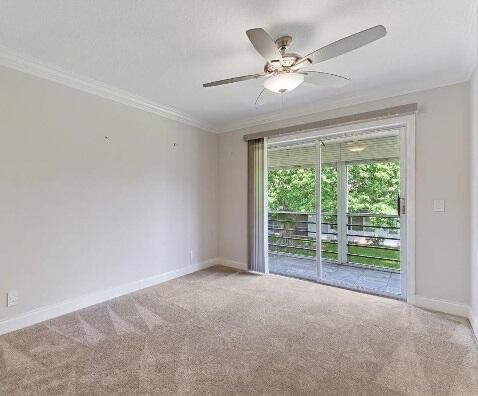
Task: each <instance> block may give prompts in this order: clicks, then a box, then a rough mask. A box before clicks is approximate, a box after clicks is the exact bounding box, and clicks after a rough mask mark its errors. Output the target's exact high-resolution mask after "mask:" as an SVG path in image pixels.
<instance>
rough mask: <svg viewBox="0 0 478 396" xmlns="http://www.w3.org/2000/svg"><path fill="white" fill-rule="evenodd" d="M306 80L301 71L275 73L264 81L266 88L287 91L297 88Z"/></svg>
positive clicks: (280, 91) (273, 90) (279, 91)
mask: <svg viewBox="0 0 478 396" xmlns="http://www.w3.org/2000/svg"><path fill="white" fill-rule="evenodd" d="M303 82H304V75H303V74H299V73H290V72H287V73H279V74H274V75H273V76H271V77H269V78H268V79H267V80H265V81H264V88H266V89H268V90H269V91H272V92H276V93H285V92H289V91H292V90H293V89H296V88H297V87H298V86H299V85H300V84H302V83H303Z"/></svg>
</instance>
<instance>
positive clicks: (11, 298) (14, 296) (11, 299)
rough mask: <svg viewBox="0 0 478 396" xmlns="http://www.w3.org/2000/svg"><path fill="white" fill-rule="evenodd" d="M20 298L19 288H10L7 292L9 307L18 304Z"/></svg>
mask: <svg viewBox="0 0 478 396" xmlns="http://www.w3.org/2000/svg"><path fill="white" fill-rule="evenodd" d="M19 299H20V297H19V295H18V290H10V291H8V292H7V307H13V306H14V305H17V304H18V300H19Z"/></svg>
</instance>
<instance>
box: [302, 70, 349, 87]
mask: <svg viewBox="0 0 478 396" xmlns="http://www.w3.org/2000/svg"><path fill="white" fill-rule="evenodd" d="M300 74H304V75H305V79H304V81H305V82H307V83H310V84H315V85H321V86H323V87H332V88H340V87H343V86H344V85H346V84H348V83H349V82H350V79H348V78H347V77H343V76H339V75H337V74H331V73H323V72H316V71H306V72H300Z"/></svg>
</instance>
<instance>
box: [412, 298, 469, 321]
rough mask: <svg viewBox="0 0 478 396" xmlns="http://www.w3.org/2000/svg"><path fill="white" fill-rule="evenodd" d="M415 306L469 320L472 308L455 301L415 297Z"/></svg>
mask: <svg viewBox="0 0 478 396" xmlns="http://www.w3.org/2000/svg"><path fill="white" fill-rule="evenodd" d="M413 305H416V306H417V307H421V308H426V309H429V310H432V311H437V312H443V313H446V314H450V315H456V316H462V317H464V318H469V316H470V307H469V306H468V305H467V304H463V303H459V302H455V301H448V300H442V299H439V298H431V297H425V296H418V295H415V296H414V299H413Z"/></svg>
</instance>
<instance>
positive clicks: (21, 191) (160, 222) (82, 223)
mask: <svg viewBox="0 0 478 396" xmlns="http://www.w3.org/2000/svg"><path fill="white" fill-rule="evenodd" d="M0 87H1V89H0V137H1V139H0V197H1V198H0V219H1V221H0V245H1V247H0V298H1V303H0V320H2V319H5V318H9V317H12V316H14V315H17V314H20V313H24V312H27V311H30V310H32V309H35V308H39V307H43V306H46V305H49V304H54V303H59V302H62V301H64V300H67V299H71V298H75V297H78V296H82V295H85V294H88V293H91V292H98V291H101V290H105V289H108V288H111V287H114V286H118V285H122V284H126V283H129V282H133V281H136V280H140V279H144V278H147V277H150V276H153V275H158V274H162V273H165V272H168V271H172V270H176V269H178V268H181V267H185V266H188V265H189V264H190V262H191V259H190V250H191V249H192V250H193V251H194V255H195V258H194V260H193V261H203V260H206V259H211V258H214V257H216V256H217V234H216V227H217V135H215V134H212V133H208V132H204V131H201V130H199V129H196V128H193V127H190V126H186V125H183V124H180V123H177V122H175V121H171V120H167V119H164V118H161V117H159V116H157V115H153V114H149V113H146V112H143V111H140V110H136V109H133V108H130V107H127V106H123V105H121V104H118V103H115V102H112V101H108V100H105V99H102V98H99V97H96V96H93V95H89V94H86V93H82V92H80V91H76V90H74V89H70V88H67V87H64V86H61V85H58V84H55V83H52V82H49V81H46V80H42V79H39V78H36V77H32V76H28V75H26V74H22V73H19V72H16V71H12V70H9V69H5V68H0ZM105 136H108V139H105ZM174 144H175V146H174ZM11 289H17V290H18V291H19V292H20V303H19V304H18V305H17V306H15V307H11V308H6V307H5V299H4V298H5V294H6V292H7V291H8V290H11Z"/></svg>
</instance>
